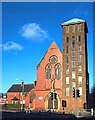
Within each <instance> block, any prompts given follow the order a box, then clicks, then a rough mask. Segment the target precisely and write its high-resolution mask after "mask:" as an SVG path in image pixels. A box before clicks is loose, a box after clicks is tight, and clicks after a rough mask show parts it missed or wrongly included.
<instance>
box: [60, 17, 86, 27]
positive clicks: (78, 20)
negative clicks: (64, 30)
mask: <svg viewBox="0 0 95 120" xmlns="http://www.w3.org/2000/svg"><path fill="white" fill-rule="evenodd" d="M81 22H85V20H82V19H78V18H73V19H71V20H69V21H66V22H64V23H62V24H61V26H63V25H69V24H74V23H81Z"/></svg>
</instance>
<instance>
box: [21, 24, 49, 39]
mask: <svg viewBox="0 0 95 120" xmlns="http://www.w3.org/2000/svg"><path fill="white" fill-rule="evenodd" d="M20 33H21V36H23V37H24V38H26V39H29V40H39V41H41V40H46V39H49V36H48V33H47V31H46V30H44V29H42V28H41V27H40V26H39V25H38V24H36V23H29V24H25V25H24V26H22V28H21V31H20Z"/></svg>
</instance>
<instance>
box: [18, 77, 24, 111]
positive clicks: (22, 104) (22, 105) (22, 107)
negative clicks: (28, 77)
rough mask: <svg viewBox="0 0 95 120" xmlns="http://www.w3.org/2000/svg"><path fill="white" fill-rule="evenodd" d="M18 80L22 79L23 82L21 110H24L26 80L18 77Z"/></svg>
mask: <svg viewBox="0 0 95 120" xmlns="http://www.w3.org/2000/svg"><path fill="white" fill-rule="evenodd" d="M17 80H20V81H21V83H22V85H21V86H22V102H21V111H23V110H24V102H23V101H24V81H23V80H22V79H19V78H18V79H17Z"/></svg>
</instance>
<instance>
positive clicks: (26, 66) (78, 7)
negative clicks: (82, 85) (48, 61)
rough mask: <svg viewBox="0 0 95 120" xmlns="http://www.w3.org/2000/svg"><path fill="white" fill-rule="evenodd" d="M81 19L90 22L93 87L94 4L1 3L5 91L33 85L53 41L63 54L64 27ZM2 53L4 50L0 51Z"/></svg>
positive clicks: (90, 70) (91, 79)
mask: <svg viewBox="0 0 95 120" xmlns="http://www.w3.org/2000/svg"><path fill="white" fill-rule="evenodd" d="M72 18H79V19H83V20H85V21H86V22H87V26H88V34H87V42H88V71H89V79H90V88H91V87H92V86H93V69H92V68H93V3H89V2H84V3H83V2H82V3H81V2H79V3H78V2H76V3H74V2H67V3H66V2H60V3H58V2H57V3H56V2H48V3H42V2H40V3H38V2H33V3H32V2H30V3H29V2H25V3H24V2H16V3H14V2H13V3H12V2H11V3H10V2H5V3H2V44H0V48H2V88H0V92H3V93H5V92H7V90H8V89H9V88H10V87H11V86H12V85H13V84H20V83H21V80H24V83H25V84H31V83H34V81H35V80H36V78H37V65H38V64H39V63H40V61H41V59H42V58H43V56H44V54H45V53H46V51H47V50H48V48H49V47H50V45H51V43H52V42H53V41H55V42H56V44H57V46H58V47H59V48H60V50H61V51H62V28H61V24H62V23H64V22H66V21H68V20H70V19H72ZM0 50H1V49H0Z"/></svg>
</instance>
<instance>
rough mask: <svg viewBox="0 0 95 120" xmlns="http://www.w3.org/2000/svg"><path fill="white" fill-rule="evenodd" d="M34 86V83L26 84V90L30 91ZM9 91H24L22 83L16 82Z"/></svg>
mask: <svg viewBox="0 0 95 120" xmlns="http://www.w3.org/2000/svg"><path fill="white" fill-rule="evenodd" d="M33 88H34V84H24V92H29V91H30V90H31V89H33ZM7 92H22V85H21V84H14V85H12V86H11V88H10V89H9V90H8V91H7Z"/></svg>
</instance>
